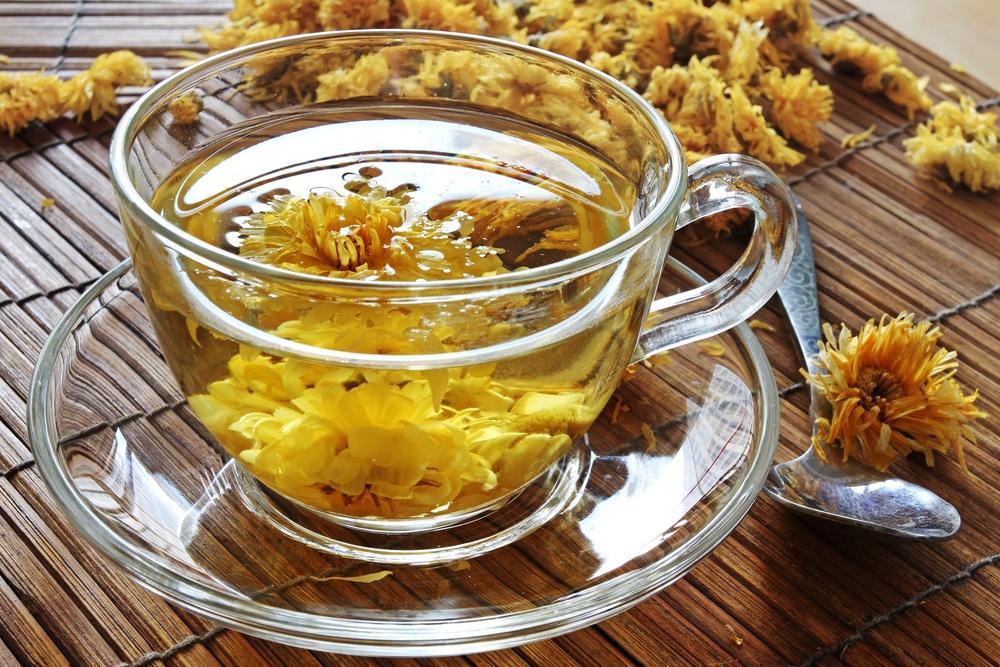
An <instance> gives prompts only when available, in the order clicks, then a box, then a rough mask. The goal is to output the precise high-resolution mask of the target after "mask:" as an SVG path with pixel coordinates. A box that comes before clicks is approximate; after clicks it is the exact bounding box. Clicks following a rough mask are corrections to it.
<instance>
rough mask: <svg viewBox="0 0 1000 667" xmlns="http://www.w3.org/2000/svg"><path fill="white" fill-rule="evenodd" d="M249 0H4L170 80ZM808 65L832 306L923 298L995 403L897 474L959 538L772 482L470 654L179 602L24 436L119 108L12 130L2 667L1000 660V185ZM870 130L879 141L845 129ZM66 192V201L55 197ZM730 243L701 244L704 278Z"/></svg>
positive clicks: (941, 71)
mask: <svg viewBox="0 0 1000 667" xmlns="http://www.w3.org/2000/svg"><path fill="white" fill-rule="evenodd" d="M230 8H231V4H228V3H226V2H223V1H222V0H207V1H204V2H203V1H198V2H195V1H194V0H181V1H179V2H149V1H132V2H122V1H110V0H105V1H99V0H92V1H89V2H45V3H42V2H5V3H0V53H6V54H7V55H8V56H10V58H11V61H10V63H8V64H6V65H4V67H5V68H13V69H37V68H42V67H44V68H46V69H48V70H50V71H59V72H71V71H77V70H79V69H81V68H82V67H83V66H86V65H87V64H89V61H90V59H92V58H93V57H94V56H95V55H97V54H99V53H101V52H106V51H110V50H113V49H116V48H130V49H133V50H135V51H137V52H138V53H140V54H141V55H143V56H144V57H147V58H148V60H149V61H150V62H151V64H152V65H153V66H154V69H155V72H154V74H155V77H156V78H158V79H159V78H162V77H163V76H166V75H167V74H168V73H170V72H171V71H173V69H175V68H176V65H177V60H176V59H175V58H171V57H168V56H167V55H166V54H167V52H169V51H171V50H173V49H185V48H191V46H192V45H191V44H190V43H188V42H187V41H186V40H185V38H186V37H187V36H189V35H190V34H192V33H193V32H194V29H195V28H196V27H198V26H201V25H208V24H212V23H215V22H216V21H218V20H219V19H220V17H221V16H222V15H223V14H224V13H225V12H226V11H228V9H230ZM813 8H814V13H815V15H816V18H817V20H822V21H832V22H845V23H847V24H848V25H851V26H852V27H854V28H855V29H857V30H859V31H860V32H862V33H863V34H864V35H866V36H868V37H869V38H870V39H873V40H875V41H882V42H887V43H892V44H894V45H896V47H897V48H898V49H899V50H900V52H901V53H902V54H903V56H904V60H905V62H906V64H907V65H908V66H910V67H911V69H913V70H914V71H915V72H916V73H917V74H918V75H923V74H929V75H930V76H931V78H932V81H933V82H934V83H932V86H931V89H930V92H931V94H932V96H934V97H935V99H940V98H941V97H942V94H941V93H940V91H938V90H937V88H936V86H935V84H936V83H939V82H951V83H954V84H955V85H957V86H958V87H959V88H960V89H961V90H963V91H965V92H967V93H969V94H971V95H973V96H974V97H975V99H976V100H977V101H980V102H982V104H983V105H984V107H996V105H997V104H998V100H997V99H996V97H995V96H996V92H995V91H993V90H991V89H990V88H989V87H987V86H986V85H984V84H981V83H979V82H977V81H976V80H975V79H973V78H971V77H969V76H967V75H962V74H958V73H956V72H955V71H953V70H951V69H950V68H949V66H948V62H947V61H946V60H944V59H942V58H939V57H937V56H935V55H933V54H932V53H930V52H928V51H927V50H926V49H924V48H922V47H921V46H920V45H918V44H915V43H912V42H909V41H907V40H906V39H904V38H902V37H900V36H899V35H898V34H896V33H894V32H892V31H891V30H890V29H888V28H887V27H886V26H885V25H884V24H882V23H881V22H880V21H879V20H878V19H877V18H876V17H873V16H869V15H865V14H864V13H858V12H854V11H853V10H854V7H852V6H851V5H849V4H848V3H846V2H843V1H841V0H822V1H817V2H814V3H813ZM812 65H813V66H814V67H816V69H817V71H818V72H819V76H820V78H821V79H822V80H823V82H825V83H829V84H830V85H831V86H832V87H833V89H834V91H835V95H836V99H837V110H836V112H835V115H834V117H833V119H832V120H831V121H830V123H829V124H828V125H826V126H825V128H824V133H825V138H824V141H823V143H822V145H821V147H820V149H819V151H818V152H817V153H815V154H812V155H810V156H809V158H808V160H807V162H806V163H805V164H803V165H802V166H800V167H798V168H796V169H795V170H792V171H789V172H788V173H787V174H786V176H787V178H788V180H789V182H790V183H791V184H792V186H793V189H794V190H795V192H796V193H797V194H798V196H799V198H800V199H801V200H802V202H803V204H804V207H805V210H806V212H807V214H808V216H809V219H810V223H811V226H812V230H813V237H814V242H815V246H816V259H817V264H818V271H819V284H820V292H821V294H820V301H821V308H822V314H823V318H824V320H826V321H830V322H832V323H834V324H837V323H840V322H845V323H847V324H848V325H849V326H851V327H852V328H853V329H854V330H857V328H858V327H859V326H860V325H861V324H862V323H863V322H864V321H866V320H867V319H869V318H871V317H875V318H878V317H879V316H881V315H882V314H883V313H889V314H890V315H895V314H897V313H899V312H900V311H910V312H914V313H916V315H917V317H918V318H921V319H931V320H933V321H935V322H937V323H938V324H939V325H940V326H941V328H942V329H943V330H944V332H945V335H944V339H943V341H944V344H945V345H946V346H947V347H949V348H951V349H955V350H957V351H958V353H959V357H960V359H961V362H962V367H961V370H960V373H959V376H958V379H959V381H960V382H961V384H962V385H963V387H964V388H966V390H971V389H972V388H978V389H979V390H980V391H981V396H980V399H979V401H978V403H977V405H978V406H979V407H981V409H983V410H985V411H986V412H987V413H989V414H991V415H993V416H994V417H993V419H990V420H980V421H979V422H977V423H976V424H975V425H974V429H975V431H976V433H977V435H978V437H979V444H978V446H969V447H968V449H967V458H968V468H969V474H966V473H965V472H963V471H962V470H961V468H960V467H959V466H958V465H957V464H956V463H955V462H954V461H953V460H952V459H949V458H945V457H940V458H939V459H938V463H937V465H936V466H935V467H934V468H933V469H928V468H926V467H924V466H923V465H921V464H919V463H918V462H914V461H905V462H901V463H899V464H897V465H896V466H894V467H893V468H892V471H893V472H894V473H896V474H898V475H900V476H903V477H906V478H909V479H913V480H915V481H917V482H919V483H921V484H923V485H925V486H927V487H929V488H931V489H932V490H934V491H936V492H937V493H939V494H940V495H941V496H943V497H944V498H946V499H948V500H950V501H951V502H952V503H954V504H955V505H956V507H958V509H959V511H960V512H961V514H962V516H963V520H964V523H963V528H962V530H961V532H960V533H959V535H958V536H957V537H955V538H954V539H952V540H949V541H945V542H937V543H920V544H916V543H904V542H878V541H872V540H869V539H865V538H864V537H863V536H861V535H857V534H839V533H835V532H831V531H830V530H828V529H827V528H826V527H823V526H819V525H815V524H811V523H807V522H804V521H802V520H800V519H799V518H798V517H797V516H793V515H791V514H789V513H788V512H786V511H785V510H783V509H782V508H780V507H779V506H778V505H776V504H775V503H774V502H772V501H771V500H770V499H768V498H766V497H764V496H761V497H760V498H759V499H758V500H757V502H756V503H755V504H754V506H753V508H752V509H751V511H750V513H749V515H748V516H747V517H746V519H744V520H743V522H742V523H741V524H740V525H739V526H738V527H737V528H736V530H735V531H734V532H733V533H732V534H731V535H730V536H729V537H728V538H727V539H726V540H725V541H723V542H722V544H720V545H719V546H718V547H717V548H716V549H715V550H714V551H712V552H711V553H710V554H709V555H708V556H707V557H705V558H704V559H703V560H702V561H701V562H700V563H699V564H698V565H697V566H696V567H695V568H694V569H693V570H692V571H691V572H690V573H689V574H688V575H687V576H686V577H684V578H683V579H681V580H680V581H678V582H676V583H675V584H673V585H672V586H670V587H668V588H667V589H665V590H663V591H662V592H660V593H659V594H657V595H655V596H654V597H652V598H651V599H649V600H647V601H645V602H643V603H641V604H639V605H637V606H635V607H633V608H632V609H630V610H628V611H626V612H624V613H622V614H620V615H618V616H615V617H613V618H611V619H610V620H606V621H604V622H602V623H600V624H598V625H596V626H592V627H589V628H585V629H582V630H578V631H577V632H575V633H572V634H569V635H565V636H562V637H559V638H556V639H553V640H548V641H543V642H538V643H535V644H529V645H525V646H522V647H519V648H514V649H508V650H504V651H497V652H493V653H482V654H475V655H469V656H462V657H454V658H441V659H419V660H418V659H392V660H389V659H384V660H373V659H366V658H356V657H350V656H340V655H334V654H327V653H318V652H309V651H306V650H303V649H297V648H290V647H287V646H284V645H280V644H276V643H273V642H269V641H265V640H262V639H258V638H255V637H251V636H247V635H243V634H240V633H237V632H235V631H232V630H226V629H219V628H216V627H215V626H214V624H213V623H212V622H210V621H207V620H205V619H202V618H199V617H198V616H196V615H193V614H191V613H190V612H187V611H185V610H183V609H180V608H178V607H174V606H172V605H165V604H163V603H161V602H159V601H158V600H157V599H156V598H154V597H153V596H152V594H150V593H148V592H146V591H145V590H144V589H141V588H139V587H138V586H136V585H134V584H132V583H131V582H130V581H129V580H127V579H126V578H125V577H124V576H123V575H121V574H119V573H118V572H117V570H114V569H113V568H111V567H110V566H108V565H107V564H106V562H105V561H104V559H103V557H102V556H101V555H100V554H98V553H96V552H95V551H94V550H93V549H92V548H91V547H90V546H89V545H88V544H87V543H85V542H84V541H83V540H82V539H81V538H80V537H79V536H78V535H77V534H76V533H75V532H74V531H73V530H72V529H71V528H70V526H69V524H68V523H67V522H66V520H65V519H64V518H63V517H62V516H61V515H60V513H59V511H58V510H57V509H56V508H55V506H54V504H53V503H52V501H51V500H50V498H49V496H48V494H47V491H46V489H45V487H44V485H43V482H42V480H41V478H40V476H39V473H38V470H37V467H36V466H35V465H34V459H33V457H32V452H31V450H30V447H29V443H28V438H27V429H26V424H25V410H26V401H27V398H28V384H29V378H30V376H31V372H32V369H33V368H34V365H35V360H36V359H37V356H38V354H39V351H40V349H41V346H42V344H43V342H44V341H45V339H46V337H47V336H48V334H49V332H50V331H51V329H52V327H53V326H54V325H55V323H56V321H57V320H58V318H59V316H60V315H61V313H63V312H64V311H65V310H66V309H67V308H68V307H69V306H70V305H71V304H72V303H73V302H74V301H75V299H76V298H78V297H79V295H80V294H81V292H82V290H83V289H84V288H85V287H86V286H87V285H89V284H91V283H93V282H94V281H95V280H96V279H97V278H98V277H99V276H100V275H102V274H103V273H104V272H106V271H107V270H109V269H110V268H112V267H113V266H115V265H116V264H117V263H118V262H119V261H120V260H121V259H123V258H124V257H125V256H126V250H125V244H124V240H123V238H122V234H121V230H120V227H119V223H118V219H117V213H116V205H115V202H114V197H113V194H112V191H111V187H110V183H109V181H108V178H107V169H106V165H105V162H106V154H107V145H108V142H109V139H110V135H111V132H112V130H113V127H114V126H113V123H111V122H109V121H100V122H96V123H83V124H78V123H76V122H73V121H71V120H65V119H64V120H60V121H56V122H53V123H49V124H47V125H45V126H40V125H35V126H32V127H31V128H29V129H27V130H25V131H24V132H22V133H20V134H19V135H17V136H15V137H13V138H10V137H7V136H2V137H0V353H2V354H0V359H2V361H0V665H8V664H12V665H13V664H33V665H55V664H67V663H68V664H73V665H120V664H127V665H150V664H160V663H163V664H168V665H214V664H223V665H240V666H243V667H246V666H250V665H278V664H295V665H312V664H327V665H363V664H386V665H432V664H439V665H564V664H588V665H600V666H602V667H606V666H612V665H636V664H643V665H687V664H695V665H702V664H704V665H736V664H742V665H812V664H816V665H839V664H848V665H991V664H998V661H1000V629H998V628H1000V569H998V565H1000V495H998V493H997V488H998V486H1000V421H998V419H997V418H996V416H997V415H1000V366H998V363H997V358H998V357H1000V300H998V299H997V293H998V292H1000V196H998V195H997V194H995V193H994V194H988V195H983V194H972V193H970V192H968V191H966V190H964V189H957V190H956V191H955V192H954V193H952V194H947V193H945V192H942V191H941V190H939V189H938V188H936V187H935V186H934V185H933V184H932V183H930V182H928V181H926V180H921V179H919V178H918V177H917V176H916V173H915V171H914V169H913V168H912V167H911V166H910V165H908V164H907V163H906V161H905V159H904V157H903V153H904V150H903V148H902V144H901V142H902V140H903V139H905V138H906V137H908V136H911V135H912V134H913V132H914V127H915V123H914V122H910V121H908V119H907V118H906V117H905V114H903V113H901V112H900V110H899V109H898V108H896V107H894V106H892V105H891V104H889V103H888V102H885V101H883V100H881V99H875V98H872V97H870V96H868V95H866V94H864V93H862V92H861V91H860V88H859V84H858V82H857V81H856V80H853V79H848V78H844V77H841V76H839V75H835V74H833V73H831V72H830V71H829V68H827V67H825V66H824V65H823V63H822V62H819V61H817V62H813V63H812ZM139 92H141V91H137V90H127V91H125V97H126V98H127V99H134V96H135V95H136V94H138V93H139ZM130 96H131V97H130ZM994 110H996V109H994ZM917 120H918V121H919V120H920V118H918V119H917ZM872 124H875V125H876V127H877V129H876V131H875V134H874V136H873V137H872V139H871V140H870V141H868V142H865V143H863V144H861V145H859V146H857V147H856V148H853V149H844V148H842V147H841V146H840V139H841V138H842V137H843V136H844V135H845V134H847V133H850V132H859V131H861V130H864V129H866V128H867V127H869V126H870V125H872ZM47 196H54V197H55V198H56V199H57V203H56V206H55V207H54V208H52V209H47V210H43V209H42V207H41V204H40V202H41V200H42V199H43V198H44V197H47ZM728 251H729V248H728V247H727V246H725V245H723V246H720V247H719V248H708V249H700V250H699V249H694V250H693V251H692V252H690V253H687V254H684V255H683V258H684V260H685V261H686V262H688V263H689V264H690V265H692V267H693V268H695V269H696V270H698V271H699V272H702V273H703V274H705V275H709V274H711V273H712V272H713V271H717V270H718V269H719V268H720V265H721V264H722V263H724V262H726V261H728V260H727V252H728ZM758 317H759V318H760V319H763V320H765V321H767V322H770V323H772V324H774V326H775V331H774V332H766V331H759V332H758V336H759V338H760V340H761V343H762V344H763V346H764V348H765V350H766V351H767V354H768V356H769V358H770V360H771V363H772V365H773V368H774V373H775V376H776V379H777V384H778V388H779V390H781V395H782V399H781V403H782V404H781V414H782V430H781V437H780V442H779V447H778V458H779V459H780V460H785V459H788V458H792V457H793V456H795V455H797V454H798V453H799V452H800V451H801V449H802V443H803V442H805V440H806V434H807V428H808V424H807V421H808V420H807V418H806V408H807V397H806V392H805V391H803V390H802V385H801V383H800V382H799V378H798V374H797V369H798V364H797V362H796V360H795V352H794V348H793V347H792V343H791V341H790V339H789V337H788V333H787V330H786V329H785V328H784V325H783V324H782V321H781V317H780V310H779V308H778V306H777V305H776V304H775V303H771V304H769V305H768V306H767V307H766V308H765V309H764V310H763V311H762V312H761V314H760V315H759V316H758ZM88 582H89V583H88ZM93 582H103V583H102V584H101V586H100V587H101V589H102V595H100V596H95V595H93V593H94V591H93V590H92V586H93ZM147 610H148V611H147ZM126 626H127V627H128V628H130V630H128V631H123V630H121V628H123V627H126ZM734 635H735V636H737V637H739V638H741V639H742V642H739V643H738V642H737V641H735V639H734Z"/></svg>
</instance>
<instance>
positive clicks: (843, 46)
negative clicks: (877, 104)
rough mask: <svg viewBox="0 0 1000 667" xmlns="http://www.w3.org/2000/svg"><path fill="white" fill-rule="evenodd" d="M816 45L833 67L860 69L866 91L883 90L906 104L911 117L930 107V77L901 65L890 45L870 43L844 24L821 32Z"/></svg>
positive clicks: (887, 94)
mask: <svg viewBox="0 0 1000 667" xmlns="http://www.w3.org/2000/svg"><path fill="white" fill-rule="evenodd" d="M817 46H818V47H819V50H820V53H822V54H823V55H824V56H826V57H827V58H829V59H830V62H831V63H832V64H833V65H834V66H837V67H839V68H841V69H844V68H846V69H851V68H854V69H857V70H858V71H860V73H861V74H862V76H863V77H864V78H863V79H862V81H861V85H862V87H863V88H864V89H865V90H866V91H868V92H869V93H882V94H884V95H885V96H886V97H888V98H889V99H890V100H892V101H893V102H895V103H896V104H899V105H900V106H903V107H906V113H907V115H908V116H909V117H910V118H911V119H912V118H913V115H914V113H915V112H916V111H920V110H924V109H929V108H930V106H931V98H930V97H929V96H928V95H927V93H926V92H925V88H926V87H927V82H928V81H929V79H928V78H927V77H920V78H918V77H917V76H916V75H915V74H913V72H911V71H910V70H909V69H907V68H906V67H903V65H902V64H901V63H902V60H901V59H900V57H899V52H897V51H896V49H894V48H892V47H891V46H879V45H876V44H872V43H871V42H869V41H868V40H866V39H864V38H863V37H861V35H859V34H858V33H857V32H855V31H854V30H852V29H850V28H848V27H847V26H839V27H838V28H837V29H836V30H823V31H821V32H820V33H819V37H818V39H817Z"/></svg>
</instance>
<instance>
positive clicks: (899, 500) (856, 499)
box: [764, 195, 962, 540]
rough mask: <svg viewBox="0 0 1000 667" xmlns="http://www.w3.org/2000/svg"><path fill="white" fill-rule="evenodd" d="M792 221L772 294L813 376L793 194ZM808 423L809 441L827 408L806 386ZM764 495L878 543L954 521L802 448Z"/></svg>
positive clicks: (896, 485) (949, 526)
mask: <svg viewBox="0 0 1000 667" xmlns="http://www.w3.org/2000/svg"><path fill="white" fill-rule="evenodd" d="M793 200H794V202H795V210H796V215H797V218H798V232H799V238H798V245H797V246H796V249H795V256H794V258H793V259H792V266H791V269H790V270H789V272H788V276H787V278H785V281H784V282H783V283H782V285H781V287H780V288H779V289H778V297H779V298H780V299H781V303H782V305H783V306H784V308H785V313H786V315H787V316H788V322H789V324H790V325H791V328H792V332H793V333H794V334H795V338H796V341H797V342H798V346H799V352H800V354H801V355H802V357H803V359H804V361H805V364H806V368H807V369H808V370H809V371H810V372H813V371H815V370H816V367H815V362H814V359H813V355H814V354H816V352H818V351H819V346H818V345H817V343H818V342H819V341H820V339H821V336H822V329H821V326H820V318H819V299H818V295H817V289H816V265H815V263H814V260H813V250H812V238H811V236H810V234H809V224H808V222H807V221H806V216H805V212H804V211H803V210H802V205H801V204H800V203H799V201H798V199H796V198H795V197H794V195H793ZM809 397H810V406H809V417H810V419H811V420H812V422H813V435H815V434H816V425H815V422H816V417H817V415H819V414H821V413H820V410H827V411H829V409H830V405H829V402H828V401H827V400H826V399H825V398H824V397H823V396H822V395H820V394H819V392H818V390H817V389H816V388H815V387H811V386H810V394H809ZM764 491H765V492H766V493H767V495H769V496H771V497H772V498H774V499H775V500H777V501H778V502H779V503H781V504H782V505H784V506H785V507H788V508H789V509H792V510H795V511H797V512H803V513H805V514H807V515H809V516H811V517H818V518H821V519H826V520H829V521H835V522H837V523H839V524H842V525H848V526H855V527H860V528H866V529H868V530H873V531H876V532H878V533H880V534H881V535H882V536H889V537H895V538H906V539H914V540H944V539H947V538H949V537H952V536H953V535H954V534H955V533H957V532H958V529H959V527H960V526H961V525H962V519H961V517H960V516H959V515H958V510H956V509H955V508H954V507H953V506H952V505H951V504H950V503H948V502H946V501H945V500H942V499H941V498H940V497H938V496H937V495H936V494H934V493H933V492H931V491H929V490H928V489H925V488H924V487H922V486H919V485H917V484H913V483H911V482H907V481H905V480H902V479H898V478H895V477H890V476H888V475H885V474H883V473H880V472H878V471H876V470H875V469H874V468H870V467H868V466H865V465H864V464H861V463H859V462H857V461H854V460H853V459H850V460H848V461H846V462H843V461H841V457H840V456H830V457H829V462H824V461H823V460H822V459H820V457H819V455H818V454H817V453H816V450H815V449H814V448H813V447H812V445H810V446H809V449H808V450H806V453H805V454H803V455H802V456H800V457H799V458H797V459H794V460H792V461H788V462H787V463H781V464H778V465H776V466H774V467H773V468H771V472H770V474H769V475H768V478H767V481H766V482H765V484H764Z"/></svg>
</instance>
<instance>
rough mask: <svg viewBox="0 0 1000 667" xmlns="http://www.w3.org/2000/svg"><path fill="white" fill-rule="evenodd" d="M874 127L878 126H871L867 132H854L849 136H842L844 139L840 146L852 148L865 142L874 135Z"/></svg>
mask: <svg viewBox="0 0 1000 667" xmlns="http://www.w3.org/2000/svg"><path fill="white" fill-rule="evenodd" d="M876 127H878V126H877V125H874V124H873V125H872V126H871V127H869V128H868V129H867V130H864V131H862V132H854V133H851V134H846V135H844V138H843V139H841V140H840V145H841V146H843V147H844V148H854V147H855V146H857V145H858V144H860V143H861V142H862V141H867V140H868V138H869V137H871V136H872V134H874V133H875V128H876Z"/></svg>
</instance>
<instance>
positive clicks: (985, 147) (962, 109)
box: [903, 95, 1000, 192]
mask: <svg viewBox="0 0 1000 667" xmlns="http://www.w3.org/2000/svg"><path fill="white" fill-rule="evenodd" d="M903 145H904V146H905V147H906V159H907V160H909V161H910V162H911V163H913V164H915V165H916V166H917V167H918V168H919V169H920V175H921V176H923V177H925V178H931V179H933V180H934V181H935V182H936V183H937V184H938V185H940V186H941V187H942V188H944V189H945V190H950V187H949V186H948V184H947V182H946V181H945V179H946V178H947V179H948V180H950V181H951V182H952V183H961V184H964V185H965V186H966V187H968V188H969V189H970V190H972V191H973V192H981V191H983V190H996V189H997V188H1000V141H998V134H997V116H996V114H993V113H987V112H982V113H981V112H979V111H978V110H977V109H976V104H975V102H974V101H973V100H972V99H971V98H969V97H966V96H964V95H963V96H962V97H961V99H960V104H955V103H954V102H950V101H945V102H939V103H938V104H936V105H934V107H933V108H932V109H931V119H930V120H929V121H927V122H926V123H922V124H921V125H919V126H918V127H917V134H916V136H914V137H910V138H909V139H906V140H905V141H904V142H903Z"/></svg>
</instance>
